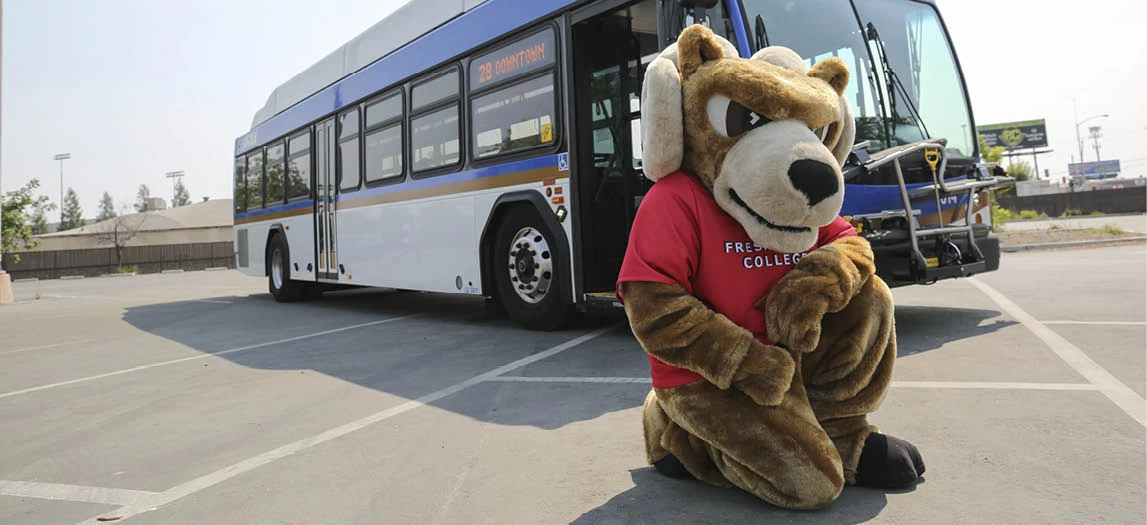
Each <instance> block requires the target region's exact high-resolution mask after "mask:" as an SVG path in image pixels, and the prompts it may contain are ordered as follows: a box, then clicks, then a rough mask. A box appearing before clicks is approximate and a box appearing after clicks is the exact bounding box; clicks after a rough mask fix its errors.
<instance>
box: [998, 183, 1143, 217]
mask: <svg viewBox="0 0 1147 525" xmlns="http://www.w3.org/2000/svg"><path fill="white" fill-rule="evenodd" d="M996 202H998V203H999V204H1000V207H1002V208H1006V209H1009V210H1012V211H1017V212H1018V211H1021V210H1035V211H1037V212H1043V213H1046V214H1048V216H1050V217H1058V216H1060V215H1063V213H1064V211H1066V210H1068V209H1071V210H1079V211H1081V212H1082V213H1084V214H1089V213H1091V212H1093V211H1100V212H1103V213H1147V187H1144V186H1137V187H1133V188H1121V189H1117V190H1093V191H1077V192H1073V193H1053V194H1048V195H1028V196H1024V197H1012V196H1006V197H997V198H996Z"/></svg>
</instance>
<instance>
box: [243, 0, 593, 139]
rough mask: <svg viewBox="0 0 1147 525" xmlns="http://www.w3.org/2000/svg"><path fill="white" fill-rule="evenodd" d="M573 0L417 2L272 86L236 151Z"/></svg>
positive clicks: (320, 115)
mask: <svg viewBox="0 0 1147 525" xmlns="http://www.w3.org/2000/svg"><path fill="white" fill-rule="evenodd" d="M577 1H579V0H417V1H410V2H409V3H407V4H405V5H403V6H402V7H401V8H399V9H398V10H396V11H395V12H394V13H391V14H390V15H389V16H387V17H386V18H384V19H382V20H381V21H379V22H378V23H377V24H375V25H374V26H372V27H370V28H369V29H367V30H366V31H364V32H363V33H362V34H360V35H358V36H356V37H355V38H354V39H352V40H350V41H349V42H347V43H346V44H344V45H342V46H340V47H339V48H338V49H337V50H335V51H334V52H333V53H331V54H329V55H327V56H326V57H325V58H323V59H322V60H320V61H319V62H317V63H315V64H314V65H312V66H310V67H308V68H307V69H306V70H304V71H302V72H301V73H299V74H298V75H295V76H294V77H292V78H291V79H290V80H288V81H286V82H284V83H283V84H281V85H279V86H278V87H276V88H275V90H274V91H273V92H272V93H271V95H270V96H269V97H268V99H267V103H266V104H265V105H264V106H263V108H261V109H260V110H259V111H258V112H256V114H255V118H254V119H253V120H252V123H251V129H250V130H249V131H248V132H247V133H245V134H244V135H243V136H241V137H239V138H237V139H236V140H235V154H236V155H238V154H241V153H243V152H245V151H247V150H249V149H251V148H253V147H256V146H259V145H262V144H263V143H265V142H267V141H268V140H270V139H274V138H276V137H279V136H282V135H284V134H286V133H289V132H291V131H294V130H295V129H297V128H299V127H300V126H303V125H304V124H307V123H309V122H312V121H314V120H316V119H318V118H320V117H322V116H324V115H328V114H330V113H332V112H334V111H337V110H338V109H341V108H342V107H344V106H347V105H348V104H351V103H354V102H355V101H357V100H359V99H360V98H362V97H365V96H368V95H370V94H372V93H374V92H376V91H378V90H379V89H382V88H384V87H386V86H389V85H392V84H394V83H396V82H397V81H400V80H402V79H404V78H406V77H409V76H411V75H415V74H417V73H420V72H423V71H426V70H427V68H429V67H434V66H436V65H437V64H441V63H442V62H444V61H446V60H448V59H450V58H452V57H455V56H458V55H459V54H462V53H466V52H468V51H469V50H471V49H473V48H474V47H477V46H481V45H482V44H484V43H486V42H488V41H490V40H492V39H496V38H498V37H500V36H502V35H504V34H507V33H509V32H511V31H513V30H514V29H517V28H518V27H521V26H523V25H526V24H529V23H531V22H534V21H536V20H538V19H541V18H543V17H545V16H547V15H550V14H552V13H554V12H555V11H557V10H560V9H561V8H563V7H565V6H568V5H570V4H573V3H576V2H577Z"/></svg>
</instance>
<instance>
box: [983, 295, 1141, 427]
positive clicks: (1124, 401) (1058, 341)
mask: <svg viewBox="0 0 1147 525" xmlns="http://www.w3.org/2000/svg"><path fill="white" fill-rule="evenodd" d="M968 282H970V283H971V284H972V286H975V287H976V288H979V289H980V291H981V292H984V294H985V295H987V296H988V297H989V298H991V299H992V300H993V301H995V302H996V304H998V305H999V306H1000V308H1002V309H1003V310H1004V311H1005V312H1007V314H1008V315H1010V316H1012V317H1013V318H1015V319H1016V320H1017V321H1019V322H1021V323H1023V325H1024V326H1026V327H1027V328H1028V330H1031V331H1032V333H1034V334H1035V336H1036V337H1038V338H1040V339H1041V340H1043V342H1044V344H1046V345H1047V346H1048V347H1050V348H1051V350H1052V351H1053V352H1055V354H1056V355H1058V356H1059V358H1060V359H1063V361H1064V362H1065V363H1067V364H1068V365H1069V366H1071V367H1072V368H1074V369H1075V371H1076V372H1079V374H1080V375H1082V376H1083V377H1084V378H1086V379H1087V380H1088V381H1089V382H1091V384H1093V385H1095V386H1096V387H1098V388H1099V391H1100V392H1103V395H1105V396H1107V398H1108V399H1110V400H1111V401H1113V402H1114V403H1115V404H1116V405H1117V406H1118V407H1119V408H1120V409H1122V410H1123V411H1124V412H1126V413H1127V415H1129V416H1131V418H1132V419H1134V420H1135V421H1138V422H1139V424H1140V425H1143V426H1144V427H1147V401H1144V400H1143V398H1142V397H1139V394H1138V393H1136V392H1135V391H1134V390H1131V388H1130V387H1128V386H1127V385H1125V384H1123V382H1122V381H1120V380H1118V379H1116V378H1115V376H1113V375H1111V373H1110V372H1108V371H1107V370H1106V369H1104V368H1103V367H1101V366H1099V364H1097V363H1096V362H1095V361H1092V360H1091V358H1090V357H1088V356H1087V354H1086V353H1084V352H1083V350H1080V349H1079V347H1077V346H1075V345H1073V344H1071V341H1068V340H1067V339H1064V338H1063V336H1061V335H1059V334H1057V333H1055V331H1053V330H1052V329H1051V328H1048V327H1047V326H1044V325H1043V323H1040V322H1039V321H1037V320H1036V319H1035V318H1034V317H1032V316H1031V314H1028V313H1027V312H1025V311H1024V310H1023V308H1020V307H1019V305H1017V304H1016V303H1013V302H1012V301H1011V300H1010V299H1008V298H1007V297H1004V294H1002V293H1000V292H998V291H996V289H995V288H992V287H991V286H988V285H987V284H986V283H984V282H983V281H981V280H979V279H977V278H975V277H969V278H968Z"/></svg>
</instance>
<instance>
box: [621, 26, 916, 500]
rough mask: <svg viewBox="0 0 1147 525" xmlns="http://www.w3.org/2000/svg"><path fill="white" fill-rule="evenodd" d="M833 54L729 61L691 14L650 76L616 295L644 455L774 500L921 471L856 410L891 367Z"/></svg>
mask: <svg viewBox="0 0 1147 525" xmlns="http://www.w3.org/2000/svg"><path fill="white" fill-rule="evenodd" d="M848 81H849V72H848V69H847V67H846V66H845V64H844V62H843V61H841V60H839V59H836V58H829V59H826V60H823V61H820V62H817V63H816V64H813V65H812V67H811V68H810V67H808V66H807V65H806V64H805V63H804V62H803V61H802V60H801V59H800V57H799V56H797V55H796V54H795V53H793V52H792V51H791V50H788V49H785V48H778V47H772V48H766V49H763V50H761V51H759V52H758V53H757V54H755V55H754V56H753V57H752V58H751V59H743V58H740V57H738V55H737V52H736V50H735V49H734V48H733V46H732V45H731V44H730V43H729V42H728V41H726V40H724V39H722V38H720V37H718V36H716V35H715V34H713V33H712V31H710V30H709V29H708V28H705V27H703V26H692V27H689V28H686V29H685V31H683V32H682V33H681V35H680V36H679V38H678V41H677V42H676V43H675V44H674V45H671V46H670V47H668V48H667V49H666V50H665V51H663V52H662V53H661V54H660V55H659V56H658V57H657V58H655V59H654V60H653V61H652V62H651V63H650V65H649V67H648V68H647V70H646V74H645V83H644V85H643V87H642V99H641V106H642V107H641V111H642V117H643V122H642V143H643V150H644V154H643V161H644V165H645V174H646V176H647V177H649V178H650V179H652V180H654V181H656V183H655V184H654V185H653V188H652V189H651V190H650V191H649V193H647V194H646V196H645V199H644V200H643V201H642V206H641V207H640V208H639V209H638V214H637V218H636V219H635V221H634V226H633V230H632V232H631V235H630V244H629V247H628V249H627V251H626V256H625V261H624V262H623V264H622V269H621V272H620V275H619V278H618V287H617V294H618V298H619V299H620V300H621V301H622V304H623V305H625V310H626V314H627V315H628V317H629V320H630V325H631V327H632V329H633V333H634V335H635V337H636V338H637V340H638V342H639V343H640V344H641V346H642V347H643V348H644V349H645V351H646V352H647V353H648V355H649V359H650V364H651V374H652V376H653V389H652V390H651V391H650V392H649V394H648V395H647V397H646V401H645V407H644V409H643V426H644V433H645V442H646V443H645V444H646V454H647V459H648V460H649V462H650V463H651V464H653V465H655V466H656V467H657V468H658V470H660V471H662V472H663V473H666V474H668V475H672V476H679V477H694V478H697V479H701V480H703V481H706V482H708V483H711V484H715V485H724V486H727V485H734V486H737V487H740V488H742V489H744V490H746V491H749V492H751V493H753V494H755V495H757V496H758V497H760V498H762V499H765V500H767V501H769V502H771V503H773V504H776V505H778V506H782V507H787V508H817V507H822V506H825V505H827V504H829V503H830V502H831V501H833V500H834V499H835V498H836V497H837V496H838V495H839V494H840V490H841V488H842V487H843V485H845V484H846V483H848V484H851V483H863V484H866V485H869V486H878V487H903V486H907V485H908V484H910V483H911V482H913V481H914V480H916V479H917V477H918V475H919V474H921V473H923V470H924V465H923V461H922V460H921V459H920V457H919V453H918V452H917V451H916V449H915V447H913V446H912V445H911V444H908V443H907V442H906V441H903V440H900V439H898V438H893V437H891V436H886V435H884V434H880V433H879V432H877V431H876V428H875V427H873V426H872V425H869V424H868V422H867V418H866V416H867V414H868V413H869V412H871V411H873V410H875V409H876V408H877V407H878V406H879V404H880V402H881V400H882V399H883V396H884V392H885V391H886V389H887V387H888V384H889V383H890V381H891V372H892V365H893V362H894V360H895V355H896V344H895V333H894V329H893V320H892V311H893V306H892V299H891V293H890V292H889V290H888V288H887V286H886V285H885V284H884V283H883V281H881V280H880V278H879V277H877V276H876V275H875V264H874V258H873V253H872V250H871V247H870V246H869V245H868V243H867V241H866V240H865V239H863V238H861V237H859V236H857V235H856V232H855V230H853V229H852V227H851V226H850V225H849V224H848V223H847V222H846V221H844V220H843V219H841V218H840V217H839V215H838V213H839V211H840V207H841V204H842V202H843V189H844V188H843V185H844V182H843V178H842V176H841V174H840V165H841V164H842V163H843V162H844V160H845V159H846V157H847V155H848V153H849V151H850V149H851V145H852V142H853V139H854V128H853V126H854V123H853V118H852V114H851V111H850V108H849V106H848V104H847V102H846V100H845V98H844V97H843V93H844V88H845V87H846V85H847V83H848Z"/></svg>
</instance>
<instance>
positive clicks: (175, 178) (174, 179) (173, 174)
mask: <svg viewBox="0 0 1147 525" xmlns="http://www.w3.org/2000/svg"><path fill="white" fill-rule="evenodd" d="M163 176H164V177H167V178H169V179H171V207H172V208H174V207H175V186H176V184H178V183H179V180H180V179H181V178H182V177H183V172H182V171H169V172H167V173H165V174H164V175H163Z"/></svg>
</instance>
